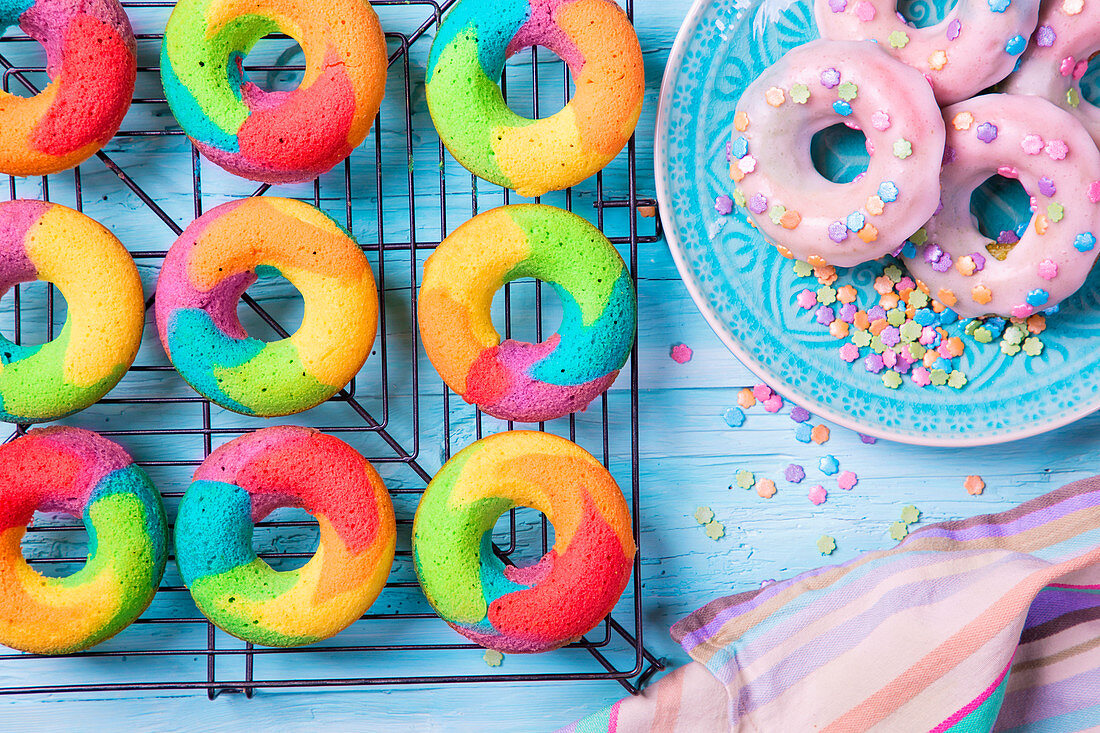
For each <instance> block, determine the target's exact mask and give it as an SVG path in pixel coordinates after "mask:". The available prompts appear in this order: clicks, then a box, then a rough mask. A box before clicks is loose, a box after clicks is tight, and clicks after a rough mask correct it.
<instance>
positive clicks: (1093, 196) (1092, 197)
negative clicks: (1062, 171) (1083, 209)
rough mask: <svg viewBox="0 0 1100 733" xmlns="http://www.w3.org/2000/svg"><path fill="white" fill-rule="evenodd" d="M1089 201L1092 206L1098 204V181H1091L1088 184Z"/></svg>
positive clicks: (1099, 182) (1099, 190)
mask: <svg viewBox="0 0 1100 733" xmlns="http://www.w3.org/2000/svg"><path fill="white" fill-rule="evenodd" d="M1088 195H1089V201H1091V202H1092V203H1094V204H1100V181H1093V182H1092V183H1090V184H1089V190H1088Z"/></svg>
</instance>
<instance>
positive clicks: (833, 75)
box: [821, 67, 840, 89]
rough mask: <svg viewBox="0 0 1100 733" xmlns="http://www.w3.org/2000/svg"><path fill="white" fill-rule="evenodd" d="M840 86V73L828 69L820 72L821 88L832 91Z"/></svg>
mask: <svg viewBox="0 0 1100 733" xmlns="http://www.w3.org/2000/svg"><path fill="white" fill-rule="evenodd" d="M838 84H840V72H839V71H837V70H836V69H834V68H832V67H830V68H828V69H825V70H824V71H822V72H821V86H823V87H825V88H826V89H832V88H833V87H835V86H837V85H838Z"/></svg>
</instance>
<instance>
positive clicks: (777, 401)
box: [764, 394, 783, 412]
mask: <svg viewBox="0 0 1100 733" xmlns="http://www.w3.org/2000/svg"><path fill="white" fill-rule="evenodd" d="M782 408H783V398H782V397H780V396H779V395H777V394H773V395H772V396H771V397H769V398H768V399H766V400H764V409H765V410H767V411H768V412H779V410H781V409H782Z"/></svg>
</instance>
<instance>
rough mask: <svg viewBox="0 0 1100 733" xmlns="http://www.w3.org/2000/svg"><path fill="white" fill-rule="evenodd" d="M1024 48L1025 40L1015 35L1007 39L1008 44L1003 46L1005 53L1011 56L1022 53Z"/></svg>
mask: <svg viewBox="0 0 1100 733" xmlns="http://www.w3.org/2000/svg"><path fill="white" fill-rule="evenodd" d="M1026 48H1027V39H1026V38H1024V37H1023V36H1021V35H1019V34H1017V35H1015V36H1013V37H1012V38H1009V39H1008V42H1007V43H1006V44H1005V53H1008V54H1011V55H1013V56H1019V55H1020V54H1022V53H1023V52H1024V49H1026Z"/></svg>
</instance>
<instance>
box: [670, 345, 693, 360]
mask: <svg viewBox="0 0 1100 733" xmlns="http://www.w3.org/2000/svg"><path fill="white" fill-rule="evenodd" d="M693 353H694V352H693V351H692V350H691V347H690V346H688V345H687V344H676V345H675V346H673V347H672V349H671V350H669V353H668V355H669V356H670V357H671V358H672V360H673V361H674V362H676V363H677V364H687V363H688V362H689V361H691V356H692V354H693Z"/></svg>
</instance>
